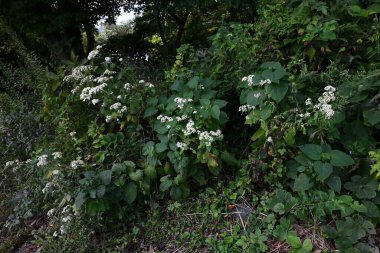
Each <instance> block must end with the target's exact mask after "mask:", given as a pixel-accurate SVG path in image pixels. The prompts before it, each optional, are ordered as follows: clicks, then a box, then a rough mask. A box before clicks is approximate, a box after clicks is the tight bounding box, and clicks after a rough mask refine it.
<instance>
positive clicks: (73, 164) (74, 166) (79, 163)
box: [70, 159, 84, 170]
mask: <svg viewBox="0 0 380 253" xmlns="http://www.w3.org/2000/svg"><path fill="white" fill-rule="evenodd" d="M82 165H84V162H83V161H82V160H80V159H78V160H74V161H72V162H71V163H70V166H71V168H72V169H74V170H76V169H78V168H79V167H80V166H82Z"/></svg>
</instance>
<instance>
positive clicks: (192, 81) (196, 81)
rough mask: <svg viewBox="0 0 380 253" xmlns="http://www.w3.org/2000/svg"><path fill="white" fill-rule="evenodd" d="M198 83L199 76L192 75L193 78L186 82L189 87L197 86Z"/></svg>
mask: <svg viewBox="0 0 380 253" xmlns="http://www.w3.org/2000/svg"><path fill="white" fill-rule="evenodd" d="M198 83H199V76H194V77H193V78H191V79H190V81H188V82H187V84H186V85H187V86H188V87H189V88H191V89H195V88H197V87H198Z"/></svg>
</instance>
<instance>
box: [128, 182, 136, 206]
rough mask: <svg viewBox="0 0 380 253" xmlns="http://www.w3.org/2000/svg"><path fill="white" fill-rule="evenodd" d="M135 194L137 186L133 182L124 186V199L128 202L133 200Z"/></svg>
mask: <svg viewBox="0 0 380 253" xmlns="http://www.w3.org/2000/svg"><path fill="white" fill-rule="evenodd" d="M136 196H137V186H136V184H135V183H134V182H130V183H128V184H127V186H126V187H125V200H126V201H127V203H128V204H131V203H132V202H133V201H135V199H136Z"/></svg>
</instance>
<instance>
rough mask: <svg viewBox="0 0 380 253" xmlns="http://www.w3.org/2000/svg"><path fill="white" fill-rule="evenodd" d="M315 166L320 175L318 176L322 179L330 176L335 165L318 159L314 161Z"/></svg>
mask: <svg viewBox="0 0 380 253" xmlns="http://www.w3.org/2000/svg"><path fill="white" fill-rule="evenodd" d="M313 167H314V171H315V173H317V175H318V178H319V179H320V180H322V181H324V180H325V179H326V178H328V177H329V176H330V175H331V173H332V172H333V167H332V166H331V164H329V163H322V162H320V161H317V162H315V163H314V166H313Z"/></svg>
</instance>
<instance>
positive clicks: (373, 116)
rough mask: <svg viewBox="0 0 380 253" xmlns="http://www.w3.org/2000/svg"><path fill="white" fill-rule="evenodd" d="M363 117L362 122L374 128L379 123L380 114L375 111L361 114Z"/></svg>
mask: <svg viewBox="0 0 380 253" xmlns="http://www.w3.org/2000/svg"><path fill="white" fill-rule="evenodd" d="M363 117H364V120H365V121H366V122H368V123H369V124H370V125H371V126H374V125H376V124H377V123H379V122H380V112H379V111H378V110H375V109H371V110H368V111H365V112H363Z"/></svg>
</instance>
